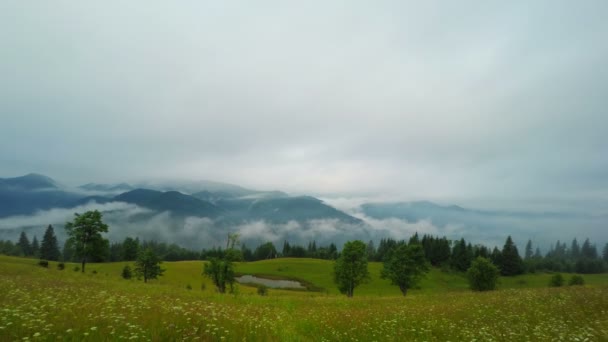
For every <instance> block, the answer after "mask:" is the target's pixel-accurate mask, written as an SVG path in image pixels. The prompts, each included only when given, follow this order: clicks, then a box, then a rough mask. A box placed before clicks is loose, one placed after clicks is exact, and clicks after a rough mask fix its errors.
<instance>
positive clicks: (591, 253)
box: [581, 239, 597, 259]
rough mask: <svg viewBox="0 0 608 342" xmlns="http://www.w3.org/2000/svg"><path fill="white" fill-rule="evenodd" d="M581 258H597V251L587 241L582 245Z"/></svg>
mask: <svg viewBox="0 0 608 342" xmlns="http://www.w3.org/2000/svg"><path fill="white" fill-rule="evenodd" d="M581 256H582V257H583V258H587V259H596V258H597V249H596V248H595V245H592V244H591V242H589V239H586V240H585V242H584V243H583V247H582V248H581Z"/></svg>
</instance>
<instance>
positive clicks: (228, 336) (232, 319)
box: [0, 256, 608, 341]
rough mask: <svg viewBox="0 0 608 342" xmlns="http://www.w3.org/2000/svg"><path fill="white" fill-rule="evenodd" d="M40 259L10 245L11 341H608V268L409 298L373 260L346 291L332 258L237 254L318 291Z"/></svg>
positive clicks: (6, 322)
mask: <svg viewBox="0 0 608 342" xmlns="http://www.w3.org/2000/svg"><path fill="white" fill-rule="evenodd" d="M36 262H37V261H36V260H33V259H22V258H13V257H5V256H0V340H2V341H13V340H15V341H16V340H20V341H23V340H40V341H55V340H60V341H80V340H91V341H96V340H136V341H139V340H141V341H160V340H163V341H165V340H169V341H172V340H203V341H224V340H226V341H237V340H238V341H410V340H419V341H474V340H477V341H560V340H561V341H577V340H578V341H585V340H586V341H606V340H608V275H607V274H602V275H587V276H585V281H586V283H587V285H586V286H584V287H563V288H548V287H547V284H548V282H549V278H550V275H549V274H538V275H525V276H520V277H514V278H508V279H507V278H502V279H501V285H500V288H499V290H498V291H494V292H489V293H473V292H470V291H468V290H467V289H466V286H467V285H466V281H465V279H464V278H463V276H462V275H460V274H454V273H443V272H441V271H439V270H433V271H432V272H431V273H430V274H429V276H428V277H427V279H426V280H425V281H424V282H423V283H422V284H421V289H415V290H412V291H411V293H410V294H408V297H406V298H404V297H402V296H400V295H399V291H398V290H397V289H396V288H395V287H393V286H390V284H389V283H388V282H386V281H384V280H381V279H379V278H378V274H379V271H380V267H381V265H380V264H376V263H372V264H370V270H371V273H372V281H371V282H370V283H369V284H366V285H363V286H361V287H359V288H357V289H356V290H355V297H354V298H352V299H347V298H346V297H344V296H341V295H339V294H338V292H337V290H336V289H335V287H334V285H333V284H332V279H331V268H332V263H331V262H327V261H322V260H311V259H276V260H270V261H262V262H254V263H246V264H240V265H238V267H237V270H238V271H239V272H241V273H244V274H245V273H246V274H265V275H271V276H281V277H285V278H295V279H301V280H305V281H307V282H309V283H311V284H314V286H315V287H316V288H318V290H319V291H316V292H305V291H285V290H272V289H271V290H270V291H269V295H268V296H266V297H260V296H258V295H257V294H256V290H255V288H251V287H246V286H238V288H237V291H236V294H233V295H219V294H216V293H215V290H214V288H213V286H212V285H211V283H210V282H209V281H208V280H207V279H205V278H204V277H203V276H202V275H201V271H202V262H200V261H189V262H173V263H163V267H164V268H166V269H167V271H166V272H165V275H164V276H163V277H162V278H160V279H159V280H156V281H152V282H150V283H148V284H144V283H143V282H142V281H137V280H124V279H122V278H121V277H120V271H121V269H122V267H123V266H124V264H125V263H111V264H90V265H88V266H87V273H86V274H82V273H80V272H74V271H73V267H74V266H75V265H72V264H68V265H66V269H65V270H63V271H60V270H58V269H57V268H56V263H51V265H50V267H49V268H48V269H45V268H42V267H39V266H37V265H36ZM93 271H96V273H93ZM567 278H568V276H566V279H567ZM188 287H189V288H191V289H188Z"/></svg>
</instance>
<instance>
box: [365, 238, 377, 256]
mask: <svg viewBox="0 0 608 342" xmlns="http://www.w3.org/2000/svg"><path fill="white" fill-rule="evenodd" d="M366 252H367V260H374V257H375V256H376V247H375V246H374V241H372V240H369V242H368V243H367V248H366Z"/></svg>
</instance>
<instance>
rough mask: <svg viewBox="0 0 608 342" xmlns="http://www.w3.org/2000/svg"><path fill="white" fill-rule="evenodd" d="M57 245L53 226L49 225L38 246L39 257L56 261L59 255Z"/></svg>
mask: <svg viewBox="0 0 608 342" xmlns="http://www.w3.org/2000/svg"><path fill="white" fill-rule="evenodd" d="M60 255H61V254H60V252H59V245H58V243H57V237H56V236H55V231H54V230H53V226H51V225H49V226H48V227H47V228H46V231H45V232H44V236H43V237H42V245H41V246H40V259H43V260H52V261H57V260H59V257H60Z"/></svg>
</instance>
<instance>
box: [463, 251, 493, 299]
mask: <svg viewBox="0 0 608 342" xmlns="http://www.w3.org/2000/svg"><path fill="white" fill-rule="evenodd" d="M499 273H500V271H499V270H498V267H496V266H495V265H494V264H493V263H492V262H491V261H490V260H489V259H486V258H483V257H477V259H475V260H474V261H473V262H472V263H471V267H469V269H468V270H467V278H468V279H469V286H470V288H471V290H473V291H490V290H494V289H496V284H497V283H498V275H499Z"/></svg>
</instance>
